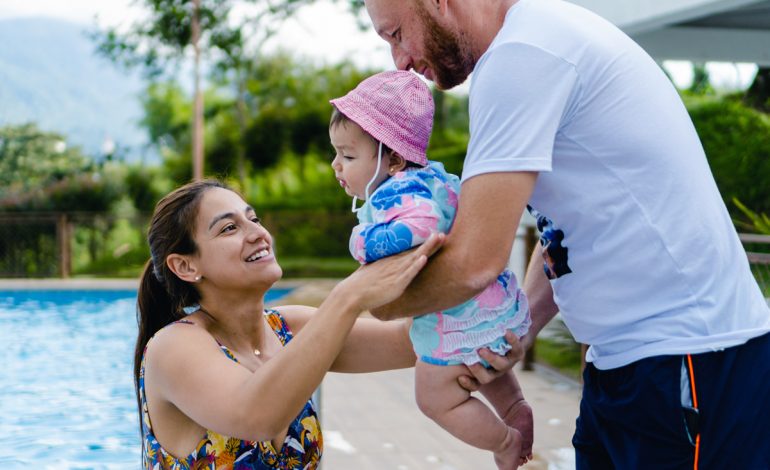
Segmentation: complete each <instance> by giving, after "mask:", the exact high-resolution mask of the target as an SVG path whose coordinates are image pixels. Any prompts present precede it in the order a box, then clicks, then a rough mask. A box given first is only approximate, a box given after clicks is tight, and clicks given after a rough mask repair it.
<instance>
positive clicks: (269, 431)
mask: <svg viewBox="0 0 770 470" xmlns="http://www.w3.org/2000/svg"><path fill="white" fill-rule="evenodd" d="M148 240H149V244H150V250H151V254H152V259H151V260H150V262H148V264H147V266H146V268H145V271H144V274H143V276H142V282H141V286H140V289H139V299H138V322H139V336H138V339H137V344H136V351H135V358H134V359H135V362H134V376H135V377H134V378H135V381H136V388H137V400H138V402H139V406H140V413H141V415H142V416H141V417H142V421H141V422H142V425H141V428H142V436H143V459H144V466H145V467H146V468H171V469H176V468H209V469H213V468H218V469H221V468H228V469H229V468H248V469H263V468H265V469H267V468H281V469H284V468H286V469H294V468H298V469H314V468H316V467H317V465H318V462H319V459H320V456H321V450H322V439H321V433H320V428H319V426H318V422H317V419H316V412H315V409H314V405H313V403H312V401H310V400H309V397H310V396H311V394H312V393H313V391H314V390H315V389H316V387H318V385H319V384H320V383H321V380H322V379H323V376H324V374H325V373H326V371H328V370H335V371H344V372H367V371H377V370H385V369H394V368H402V367H411V366H413V365H414V361H415V358H414V355H413V353H412V350H411V346H410V345H409V339H408V336H407V330H406V327H405V323H402V322H390V323H380V322H377V321H374V320H372V321H357V317H358V315H359V314H360V313H361V312H362V311H363V310H366V309H369V308H374V307H376V306H378V305H381V304H384V303H386V302H388V301H390V300H392V299H394V298H395V297H397V296H398V295H399V294H400V293H401V292H402V291H403V289H404V287H405V286H406V285H407V284H408V283H409V282H410V280H411V279H412V278H413V277H414V276H415V275H416V274H417V272H418V271H419V270H420V269H421V268H422V267H423V266H424V264H425V262H426V257H427V256H429V255H430V254H432V252H433V251H435V250H436V249H437V247H438V245H439V244H440V240H438V239H434V240H432V241H431V242H430V243H427V244H426V245H425V246H423V247H421V248H420V249H418V250H415V251H414V252H412V253H408V254H406V255H405V256H403V257H400V258H393V259H392V260H388V261H386V262H382V263H375V264H373V265H371V266H367V267H364V268H362V269H359V270H358V271H356V272H355V273H354V274H353V275H351V276H350V277H348V278H347V279H345V280H344V281H342V282H341V283H340V284H338V285H337V286H336V287H335V288H334V290H333V291H332V293H331V294H330V295H329V297H328V299H326V301H325V302H324V303H323V304H322V305H321V306H320V307H319V308H318V309H317V310H316V309H313V308H309V307H300V306H287V307H281V308H279V309H276V310H267V311H266V310H265V309H264V295H265V293H266V292H267V290H268V289H270V287H271V286H272V285H273V284H274V283H275V282H276V281H277V280H278V279H280V277H281V268H280V267H279V266H278V264H277V263H276V260H275V257H274V255H273V240H272V237H271V236H270V234H269V233H268V232H267V230H265V228H264V227H262V225H260V223H259V219H258V218H257V216H256V214H255V213H254V209H252V208H251V207H249V206H248V204H246V202H244V200H243V199H242V198H241V197H240V196H239V195H238V194H236V193H235V192H233V191H231V190H229V189H227V188H226V187H224V186H223V185H222V184H221V183H218V182H216V181H201V182H195V183H190V184H188V185H186V186H183V187H181V188H179V189H177V190H176V191H174V192H172V193H171V194H169V195H168V196H166V197H165V198H164V199H163V200H161V201H160V202H159V203H158V206H157V207H156V210H155V214H154V215H153V218H152V221H151V224H150V229H149V235H148ZM185 307H187V310H188V311H189V310H195V311H194V312H193V313H190V314H189V315H188V314H186V313H185ZM196 307H197V308H196ZM299 331H302V334H301V335H298V336H296V338H295V339H293V340H291V339H292V336H293V334H296V333H298V332H299ZM151 338H152V340H151V341H150V339H151ZM290 340H291V342H289V341H290ZM364 351H365V353H364Z"/></svg>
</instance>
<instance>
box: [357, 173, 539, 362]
mask: <svg viewBox="0 0 770 470" xmlns="http://www.w3.org/2000/svg"><path fill="white" fill-rule="evenodd" d="M459 192H460V181H459V178H457V176H455V175H453V174H451V173H447V172H446V170H444V166H443V165H442V164H441V163H438V162H433V161H431V162H429V165H428V166H426V167H424V168H406V169H405V170H404V171H400V172H398V173H396V174H395V175H393V176H392V177H390V178H388V179H386V180H385V181H384V182H382V184H380V186H378V187H377V189H376V190H375V191H374V192H373V193H372V195H371V196H370V197H369V199H368V200H367V201H366V202H365V203H364V205H363V206H362V207H361V210H359V211H358V213H357V214H358V222H359V224H358V225H357V226H356V227H355V228H354V229H353V233H352V234H351V236H350V253H351V254H352V255H353V257H354V258H355V259H356V260H358V261H359V262H360V263H371V262H373V261H376V260H378V259H380V258H384V257H386V256H390V255H394V254H396V253H400V252H402V251H405V250H408V249H410V248H414V247H415V246H418V245H421V244H422V243H424V242H425V241H426V240H427V239H428V238H429V237H430V235H431V234H433V233H437V232H441V233H447V232H449V230H450V228H451V227H452V223H453V222H454V218H455V214H456V212H457V202H458V195H459ZM489 203H490V204H494V201H489ZM530 324H531V319H530V316H529V308H528V306H527V299H526V297H525V296H524V292H523V291H522V290H521V289H520V288H519V286H518V283H517V281H516V277H515V276H514V274H513V272H511V271H510V270H508V269H506V270H505V271H503V272H502V273H500V275H499V276H498V277H497V282H493V283H492V284H490V285H489V286H488V287H487V288H486V289H485V290H484V291H482V292H481V293H480V294H478V295H477V296H476V297H474V298H472V299H470V300H468V301H467V302H464V303H462V304H460V305H457V306H455V307H452V308H448V309H445V310H442V311H440V312H434V313H429V314H427V315H422V316H419V317H415V319H414V321H413V322H412V327H411V329H410V331H409V337H410V339H411V340H412V346H413V347H414V352H415V353H416V354H417V357H418V358H419V359H420V360H421V361H423V362H427V363H430V364H436V365H453V364H467V365H470V364H475V363H478V362H481V363H482V364H485V365H486V362H485V361H483V360H482V359H481V357H480V356H479V355H478V352H477V351H478V349H480V348H482V347H488V348H489V349H491V350H492V351H494V352H496V353H499V354H504V353H505V352H506V351H508V350H509V349H510V348H511V347H510V345H509V344H508V343H507V342H506V341H505V338H504V336H505V332H506V331H507V330H511V331H513V332H514V333H516V335H518V336H522V335H524V334H525V333H526V332H527V331H528V330H529V326H530Z"/></svg>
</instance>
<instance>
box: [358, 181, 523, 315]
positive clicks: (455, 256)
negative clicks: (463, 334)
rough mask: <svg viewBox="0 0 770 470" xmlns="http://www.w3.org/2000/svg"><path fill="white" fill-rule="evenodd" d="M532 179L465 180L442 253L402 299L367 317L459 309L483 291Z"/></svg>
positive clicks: (500, 263) (501, 259) (507, 245)
mask: <svg viewBox="0 0 770 470" xmlns="http://www.w3.org/2000/svg"><path fill="white" fill-rule="evenodd" d="M536 180H537V173H533V172H501V173H486V174H482V175H479V176H475V177H473V178H470V179H469V180H467V181H465V182H464V183H463V185H462V190H461V191H460V201H459V206H458V210H457V217H456V218H455V222H454V225H453V226H452V230H451V231H450V233H449V235H448V236H447V239H446V242H445V243H444V246H443V247H442V249H441V251H439V252H438V253H437V254H435V255H434V256H433V257H431V259H430V261H429V263H428V266H427V267H425V268H424V269H423V270H422V272H421V273H420V274H419V275H418V276H417V278H415V280H414V281H412V283H411V284H410V285H409V287H408V288H407V290H406V291H405V292H404V293H403V294H402V295H401V297H399V298H398V299H397V300H395V301H393V302H391V303H389V304H387V305H385V306H383V307H380V308H377V309H375V310H374V311H372V314H373V315H374V316H375V317H377V318H379V319H381V320H390V319H393V318H401V317H409V316H415V315H422V314H425V313H429V312H435V311H437V310H442V309H445V308H449V307H453V306H455V305H458V304H460V303H462V302H465V301H466V300H468V299H470V298H472V297H473V296H475V295H476V294H478V293H479V292H481V291H482V290H484V288H486V287H487V286H488V285H489V284H491V283H492V282H493V281H494V280H495V279H496V278H497V276H498V275H500V273H501V272H502V271H503V269H505V267H506V265H507V263H508V258H509V256H510V253H511V247H512V246H513V241H514V239H515V238H516V230H517V229H518V226H519V220H520V219H521V214H522V213H523V212H524V208H525V207H526V204H527V201H529V197H530V195H531V194H532V190H533V188H534V186H535V182H536Z"/></svg>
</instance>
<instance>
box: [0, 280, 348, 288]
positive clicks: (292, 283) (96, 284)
mask: <svg viewBox="0 0 770 470" xmlns="http://www.w3.org/2000/svg"><path fill="white" fill-rule="evenodd" d="M317 281H322V282H327V281H331V282H337V281H339V279H317V278H312V279H310V278H309V279H286V280H280V281H278V282H276V283H275V286H273V287H275V288H277V289H295V288H297V287H300V286H302V285H305V284H307V283H312V282H317ZM138 288H139V279H90V278H88V279H0V290H136V289H138Z"/></svg>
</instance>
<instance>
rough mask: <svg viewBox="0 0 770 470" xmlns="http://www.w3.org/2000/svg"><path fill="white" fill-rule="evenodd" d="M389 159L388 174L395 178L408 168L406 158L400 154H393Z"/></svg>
mask: <svg viewBox="0 0 770 470" xmlns="http://www.w3.org/2000/svg"><path fill="white" fill-rule="evenodd" d="M389 158H390V160H389V161H388V174H389V175H390V176H393V175H395V174H396V173H398V172H399V171H401V170H403V169H404V168H406V160H404V157H402V156H401V155H399V154H398V153H396V152H391V153H390V157H389Z"/></svg>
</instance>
